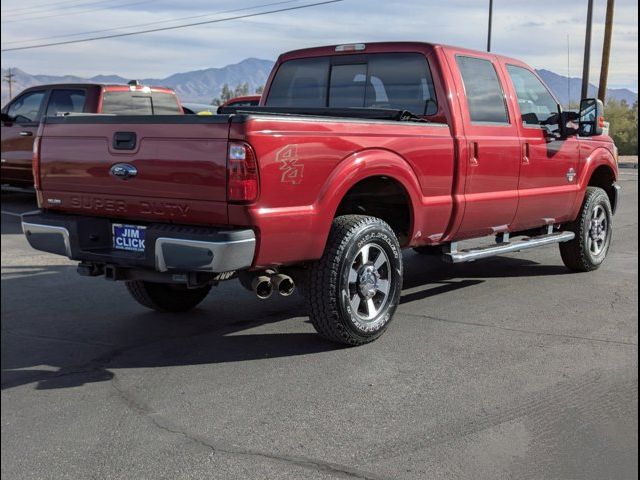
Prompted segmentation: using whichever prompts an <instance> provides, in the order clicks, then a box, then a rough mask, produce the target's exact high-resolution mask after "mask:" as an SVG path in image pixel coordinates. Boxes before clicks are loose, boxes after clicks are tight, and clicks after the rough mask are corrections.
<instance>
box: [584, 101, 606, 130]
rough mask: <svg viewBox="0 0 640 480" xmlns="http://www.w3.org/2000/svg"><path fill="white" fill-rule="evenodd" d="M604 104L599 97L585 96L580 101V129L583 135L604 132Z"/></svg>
mask: <svg viewBox="0 0 640 480" xmlns="http://www.w3.org/2000/svg"><path fill="white" fill-rule="evenodd" d="M604 127H605V122H604V105H603V104H602V102H601V101H600V100H598V99H597V98H583V99H582V100H581V101H580V120H579V122H578V130H579V132H580V136H582V137H594V136H596V135H602V134H603V132H604Z"/></svg>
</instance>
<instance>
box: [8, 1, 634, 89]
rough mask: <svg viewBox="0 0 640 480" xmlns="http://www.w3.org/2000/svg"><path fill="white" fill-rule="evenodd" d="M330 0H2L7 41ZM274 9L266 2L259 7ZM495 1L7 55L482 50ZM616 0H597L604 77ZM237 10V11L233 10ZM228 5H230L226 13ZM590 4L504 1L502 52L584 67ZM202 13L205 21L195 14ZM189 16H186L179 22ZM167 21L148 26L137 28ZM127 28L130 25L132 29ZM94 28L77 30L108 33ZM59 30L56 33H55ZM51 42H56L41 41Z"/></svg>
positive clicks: (153, 60)
mask: <svg viewBox="0 0 640 480" xmlns="http://www.w3.org/2000/svg"><path fill="white" fill-rule="evenodd" d="M317 1H320V0H291V1H279V2H278V1H277V0H189V1H184V0H182V1H176V0H50V1H46V0H2V1H1V2H0V10H1V13H2V16H1V17H0V18H1V26H2V35H1V43H2V49H5V48H11V47H18V46H25V45H33V44H40V43H48V42H55V41H64V40H70V39H80V38H86V37H90V36H96V35H105V34H113V33H119V32H130V31H134V30H140V29H143V28H154V27H163V26H173V25H179V24H182V23H190V22H198V21H206V20H212V19H221V18H225V17H229V16H235V15H245V14H249V13H256V12H260V11H266V10H272V9H277V8H286V7H291V6H298V5H304V4H309V3H314V2H317ZM265 4H271V5H270V6H264V7H260V6H261V5H265ZM615 4H616V6H615V16H614V29H613V43H612V54H611V63H610V69H609V87H610V88H629V89H631V90H633V91H635V92H637V91H638V23H637V19H638V2H637V0H616V2H615ZM488 5H489V0H451V1H445V0H401V1H395V0H390V1H385V0H343V1H341V2H338V3H332V4H327V5H321V6H315V7H310V8H306V9H300V10H296V11H289V12H281V13H274V14H270V15H264V16H259V17H253V18H244V19H238V20H231V21H225V22H221V23H213V24H209V25H202V26H196V27H190V28H184V29H177V30H169V31H164V32H156V33H147V34H143V35H136V36H127V37H122V38H113V39H108V40H99V41H93V42H86V43H78V44H72V45H60V46H53V47H47V48H38V49H32V50H22V51H13V52H2V59H1V60H2V61H1V63H2V67H3V68H7V67H17V68H20V69H22V70H24V71H26V72H28V73H31V74H48V75H63V74H73V75H79V76H84V77H88V76H93V75H97V74H118V75H121V76H123V77H125V78H147V77H155V78H163V77H166V76H168V75H170V74H173V73H177V72H186V71H191V70H200V69H205V68H210V67H223V66H225V65H228V64H232V63H237V62H239V61H241V60H243V59H244V58H247V57H255V58H262V59H271V60H275V59H276V58H277V56H278V55H279V54H280V53H282V52H285V51H288V50H294V49H297V48H303V47H311V46H319V45H331V44H340V43H351V42H373V41H385V40H415V41H427V42H428V41H431V42H436V43H446V44H450V45H457V46H461V47H467V48H474V49H479V50H484V49H485V48H486V39H487V19H488ZM605 8H606V0H595V9H594V27H593V38H592V57H591V71H590V81H591V82H592V83H595V84H597V82H598V77H599V71H600V60H601V52H602V40H603V35H604V17H605ZM229 10H234V11H233V12H229ZM224 11H227V13H219V12H224ZM586 14H587V0H553V1H548V0H494V19H493V41H492V50H493V51H494V52H497V53H501V54H505V55H509V56H512V57H517V58H520V59H522V60H524V61H525V62H527V63H529V64H530V65H532V66H533V67H535V68H546V69H549V70H553V71H555V72H556V73H559V74H561V75H567V73H569V74H570V76H572V77H579V76H581V74H582V55H583V48H584V36H585V33H584V25H585V19H586ZM186 17H197V18H188V19H187V18H186ZM181 19H182V20H181ZM152 22H163V23H157V24H153V25H149V26H146V27H130V26H132V25H139V24H150V23H152ZM125 27H128V28H125ZM106 29H109V31H108V32H100V33H95V34H85V35H75V34H80V33H84V32H93V31H98V30H106ZM47 37H56V38H47ZM43 38H47V39H46V40H38V39H43Z"/></svg>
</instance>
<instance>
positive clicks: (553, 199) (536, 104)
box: [505, 63, 580, 230]
mask: <svg viewBox="0 0 640 480" xmlns="http://www.w3.org/2000/svg"><path fill="white" fill-rule="evenodd" d="M505 67H506V73H507V75H508V76H509V78H510V80H511V82H512V84H513V89H514V91H515V93H516V99H515V100H517V105H515V108H517V109H518V110H519V118H520V122H518V128H519V130H520V135H521V137H522V152H523V155H522V169H521V171H520V181H519V185H518V190H519V195H520V201H519V204H518V212H517V214H516V218H515V220H514V228H515V229H517V230H524V229H528V228H532V227H537V226H541V225H545V224H550V223H551V224H553V223H561V222H564V221H567V220H569V215H570V212H571V208H572V206H573V202H574V200H575V198H576V195H577V192H578V187H577V173H576V172H577V169H578V158H579V155H580V152H579V141H578V138H577V137H576V136H570V137H568V138H560V128H559V127H560V126H559V115H558V113H559V111H560V108H559V105H558V102H557V101H556V99H555V98H554V97H553V95H551V93H550V92H549V90H548V89H547V87H546V86H545V85H544V83H542V81H541V80H540V79H539V78H538V76H537V75H536V74H535V73H534V72H533V71H531V70H530V69H529V68H528V67H526V66H524V65H515V64H509V63H507V64H506V65H505Z"/></svg>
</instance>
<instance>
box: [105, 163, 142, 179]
mask: <svg viewBox="0 0 640 480" xmlns="http://www.w3.org/2000/svg"><path fill="white" fill-rule="evenodd" d="M109 173H110V174H111V175H112V176H114V177H116V178H121V179H122V180H127V179H129V178H133V177H135V176H136V175H137V174H138V169H137V168H136V167H134V166H133V165H129V164H128V163H116V164H115V165H114V166H112V167H111V169H110V170H109Z"/></svg>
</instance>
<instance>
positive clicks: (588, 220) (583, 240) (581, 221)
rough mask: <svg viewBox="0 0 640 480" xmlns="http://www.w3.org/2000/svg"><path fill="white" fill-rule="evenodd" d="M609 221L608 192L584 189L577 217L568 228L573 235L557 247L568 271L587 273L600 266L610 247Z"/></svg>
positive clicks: (610, 216) (610, 220)
mask: <svg viewBox="0 0 640 480" xmlns="http://www.w3.org/2000/svg"><path fill="white" fill-rule="evenodd" d="M612 218H613V213H612V210H611V202H610V201H609V196H608V195H607V193H606V192H605V191H604V190H603V189H601V188H598V187H587V191H586V193H585V197H584V202H583V204H582V208H581V209H580V214H579V215H578V218H577V219H576V220H575V221H574V222H572V223H571V224H570V225H568V228H567V230H569V231H572V232H574V233H575V234H576V236H575V238H574V239H573V240H571V241H570V242H565V243H561V244H560V255H561V256H562V261H563V262H564V264H565V265H566V267H567V268H569V269H570V270H573V271H576V272H590V271H592V270H596V269H597V268H599V267H600V265H602V262H604V259H605V258H606V257H607V252H608V251H609V247H610V246H611V236H612V233H613V224H612Z"/></svg>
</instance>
